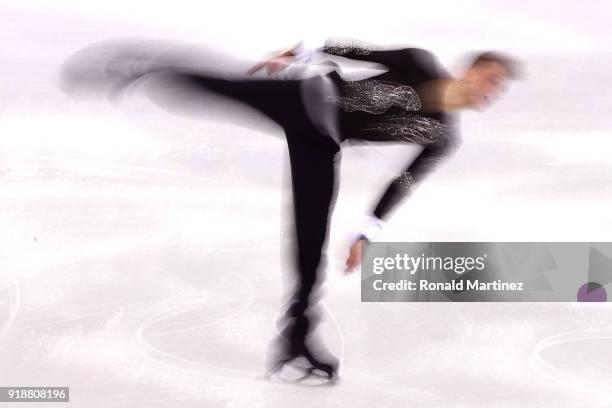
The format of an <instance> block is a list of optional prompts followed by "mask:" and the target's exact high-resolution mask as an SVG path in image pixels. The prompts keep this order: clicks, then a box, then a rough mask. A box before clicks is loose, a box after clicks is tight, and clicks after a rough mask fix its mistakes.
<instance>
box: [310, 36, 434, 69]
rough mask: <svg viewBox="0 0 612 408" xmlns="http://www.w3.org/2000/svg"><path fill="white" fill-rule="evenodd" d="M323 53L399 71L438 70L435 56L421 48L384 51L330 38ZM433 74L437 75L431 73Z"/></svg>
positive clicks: (371, 46)
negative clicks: (373, 63)
mask: <svg viewBox="0 0 612 408" xmlns="http://www.w3.org/2000/svg"><path fill="white" fill-rule="evenodd" d="M321 51H322V52H324V53H326V54H330V55H336V56H340V57H344V58H349V59H353V60H359V61H368V62H375V63H378V64H382V65H385V66H386V67H388V68H389V69H393V70H398V71H411V72H414V70H415V69H416V70H427V71H431V70H435V69H437V63H436V62H435V57H434V56H433V54H432V53H430V52H429V51H427V50H423V49H420V48H410V47H402V48H397V49H389V50H382V49H376V47H375V46H373V45H369V44H366V43H363V42H361V41H357V40H350V39H336V38H329V39H327V40H326V41H325V45H323V47H322V48H321ZM431 74H434V75H435V74H436V73H434V72H431Z"/></svg>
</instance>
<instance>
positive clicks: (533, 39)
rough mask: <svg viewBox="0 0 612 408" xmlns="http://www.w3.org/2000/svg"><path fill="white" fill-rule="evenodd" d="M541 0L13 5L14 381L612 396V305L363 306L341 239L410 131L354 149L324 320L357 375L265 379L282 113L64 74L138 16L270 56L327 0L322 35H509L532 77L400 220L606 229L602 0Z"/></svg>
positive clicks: (98, 400) (5, 33) (582, 236)
mask: <svg viewBox="0 0 612 408" xmlns="http://www.w3.org/2000/svg"><path fill="white" fill-rule="evenodd" d="M421 3H422V2H421ZM537 3H538V5H537V6H536V5H532V6H527V5H526V4H521V6H520V7H519V6H518V3H517V4H514V3H513V2H510V1H495V2H480V1H469V2H465V3H464V4H463V5H462V6H458V5H453V4H454V3H452V4H451V3H450V2H449V4H445V5H442V4H441V3H440V2H431V5H427V6H426V5H423V9H416V8H414V6H410V5H408V4H406V5H404V6H402V7H403V8H402V10H401V13H392V12H390V10H391V9H392V8H393V7H395V6H392V4H391V3H389V4H388V5H386V6H385V7H383V8H381V14H380V15H377V16H376V18H372V13H371V8H368V7H365V6H364V7H363V8H361V7H359V6H357V5H355V4H353V3H347V2H334V3H333V4H330V2H325V3H324V4H323V3H321V4H318V3H311V5H312V6H311V7H306V6H305V7H304V8H303V13H304V15H305V16H306V18H305V19H303V20H302V19H300V22H299V23H296V22H295V20H291V19H290V18H289V17H291V16H295V12H290V11H289V10H287V9H286V8H283V6H282V4H286V3H280V2H279V3H277V4H272V3H270V4H268V5H267V6H268V8H269V9H271V10H275V11H276V13H277V14H276V16H275V17H274V18H272V17H270V14H269V13H268V12H267V10H265V8H266V7H264V5H261V4H255V3H246V2H245V3H244V4H237V3H235V2H226V3H224V4H220V5H217V6H216V7H218V8H217V9H214V10H213V9H210V8H207V6H206V5H202V4H201V2H184V1H183V2H181V1H178V2H171V4H170V5H166V6H162V5H160V4H161V3H159V4H158V3H155V2H130V1H121V2H93V1H92V2H70V1H61V2H60V1H58V2H54V4H55V5H54V6H49V5H47V4H46V3H45V2H42V1H32V0H30V1H23V2H19V4H17V2H14V3H7V2H5V1H4V2H2V3H1V5H0V23H1V26H2V37H1V39H0V42H1V45H2V47H0V57H1V59H0V60H1V61H2V63H1V64H0V79H1V84H2V85H1V88H0V243H1V245H0V278H1V279H0V336H1V337H0V385H2V386H7V385H29V386H32V385H66V386H70V387H71V402H70V405H71V406H78V407H89V406H91V407H95V406H99V407H107V406H118V407H136V406H146V407H177V406H180V407H207V408H208V407H212V408H214V407H266V408H267V407H313V406H320V407H354V408H360V407H380V408H385V407H440V408H441V407H453V408H467V407H512V408H514V407H521V408H531V407H533V408H536V407H537V408H539V407H564V408H565V407H568V408H569V407H572V408H574V407H576V408H578V407H580V408H582V407H589V408H590V407H597V408H599V407H601V408H603V407H610V406H611V405H612V375H611V372H612V371H611V369H610V367H611V366H612V357H611V356H612V353H611V352H610V349H611V346H612V338H611V337H612V323H611V322H612V320H611V319H610V313H611V312H612V309H611V308H610V306H609V305H608V304H596V305H586V304H575V303H555V304H539V303H522V304H521V303H504V304H485V303H475V304H454V303H449V304H441V303H438V304H436V303H432V304H416V303H404V304H395V303H393V304H364V303H360V301H359V298H360V295H359V291H360V288H359V283H360V282H359V276H358V275H357V274H355V275H352V276H344V275H343V274H342V272H341V267H342V264H343V261H344V256H345V253H346V249H347V244H348V242H347V240H346V236H347V234H348V233H349V231H350V230H351V229H352V228H353V227H354V225H355V224H356V223H358V221H359V217H360V216H361V214H363V213H364V212H365V211H366V210H367V209H368V208H369V207H370V205H371V204H372V203H373V201H374V200H375V199H376V198H377V197H378V196H377V195H378V194H379V193H380V192H381V191H382V189H383V188H384V183H385V182H386V181H388V180H389V179H390V177H392V176H393V174H394V172H395V171H396V170H397V169H398V168H400V167H401V166H402V165H403V164H404V162H405V160H406V157H407V156H409V155H410V154H411V152H410V151H407V149H406V148H404V147H391V148H388V147H384V148H383V147H376V148H356V147H353V148H350V149H348V150H346V151H345V152H343V158H342V160H343V162H342V170H341V175H340V176H341V185H340V194H339V199H338V202H337V203H336V209H335V213H334V215H333V218H332V225H331V235H330V238H329V250H328V260H329V264H328V268H327V275H328V279H327V283H326V285H325V297H324V300H323V303H324V305H325V311H326V315H325V316H324V317H325V319H324V323H323V324H322V327H321V329H322V331H323V332H324V334H325V336H324V337H325V340H326V343H327V344H328V346H329V348H330V349H331V350H332V351H333V352H334V353H335V354H337V355H338V356H339V357H340V358H341V371H340V376H341V380H340V382H339V383H338V384H337V385H336V386H334V387H311V386H296V385H293V384H287V383H284V382H282V381H280V380H275V381H266V380H264V379H262V374H263V370H264V357H265V353H266V350H267V346H268V341H269V340H270V339H271V338H272V337H273V336H274V333H275V331H274V326H273V322H274V319H275V318H276V316H277V313H278V311H279V309H280V305H281V301H282V294H283V292H284V290H285V287H284V285H283V278H282V277H283V276H284V275H286V274H287V273H288V271H289V270H288V268H287V259H286V257H285V255H283V254H284V252H283V251H282V250H283V248H284V245H286V240H287V239H288V238H289V235H288V234H287V226H288V223H289V219H288V217H287V216H286V214H287V205H288V202H287V201H286V197H287V195H286V193H287V186H286V180H285V184H284V181H283V179H284V177H285V176H284V169H285V167H284V166H285V164H286V163H285V160H286V156H285V155H286V151H285V148H284V144H283V140H282V134H281V133H280V131H279V130H278V129H277V128H275V127H274V126H270V130H269V132H262V131H253V130H250V129H248V128H245V127H240V126H237V125H235V124H232V125H230V124H224V123H212V122H207V121H198V120H197V119H196V118H183V117H178V116H174V115H172V114H170V113H168V112H165V111H163V110H160V109H158V108H157V107H155V106H153V105H152V104H151V103H149V102H147V101H144V100H139V99H135V100H129V101H127V102H126V103H124V104H123V105H122V106H120V107H116V106H111V105H109V104H107V103H105V102H104V101H86V102H83V101H79V100H72V99H71V98H69V97H67V96H66V95H63V94H62V93H61V92H60V91H59V89H58V86H57V82H56V74H57V69H58V67H59V65H60V64H61V63H62V61H63V60H64V59H65V58H66V57H67V56H68V55H70V53H71V52H73V51H75V50H76V49H78V48H80V47H82V46H85V45H87V44H89V43H90V42H92V41H96V40H102V39H106V38H110V37H118V36H124V35H146V36H160V37H172V38H177V39H184V40H185V39H186V40H191V41H196V42H197V41H198V39H206V41H209V42H212V43H215V44H217V45H219V46H223V47H227V48H228V49H231V50H236V51H237V52H240V53H243V54H245V55H248V56H249V57H252V58H255V57H256V56H257V55H259V53H263V52H265V51H267V50H269V49H272V48H274V47H277V46H284V45H285V44H286V43H291V42H293V38H294V37H296V38H298V39H299V38H300V36H302V35H303V33H304V32H306V31H307V29H308V28H309V27H312V26H311V25H310V24H312V23H313V22H316V21H318V20H317V19H318V18H319V15H320V13H319V15H318V14H317V13H318V11H317V10H320V8H321V7H327V9H326V10H327V11H328V12H326V13H323V16H322V17H321V20H320V23H321V24H318V25H317V26H316V28H317V30H318V32H317V33H314V34H317V35H320V34H328V33H332V34H341V35H345V34H346V35H350V36H355V37H360V38H364V39H366V40H370V41H375V42H376V41H377V42H381V43H384V42H389V43H397V42H402V40H398V38H401V39H408V40H407V41H405V42H408V43H413V44H417V45H420V46H425V47H430V48H431V49H432V50H433V51H434V52H438V50H439V55H440V56H441V59H442V60H443V62H445V63H447V64H448V65H449V66H452V64H453V59H454V58H455V57H456V56H457V55H459V54H460V53H461V52H462V51H463V50H464V49H471V48H483V47H488V46H494V47H495V48H502V49H508V50H510V51H512V52H514V53H515V54H518V55H521V56H523V58H524V59H526V60H527V63H528V73H529V76H528V79H527V80H526V81H523V82H520V83H517V84H515V86H513V87H512V89H511V92H510V93H509V95H508V96H507V97H506V98H505V99H504V100H502V101H501V102H500V103H499V104H498V105H496V106H495V107H493V108H492V109H491V111H490V112H488V113H486V114H476V113H469V114H466V115H464V116H463V122H464V126H463V135H464V139H465V141H464V145H463V148H462V149H461V151H460V153H459V154H458V155H457V156H456V157H455V158H454V159H453V160H452V162H449V163H448V164H447V165H445V166H444V167H443V168H441V169H440V171H439V172H437V173H436V174H434V175H433V176H432V177H431V178H430V179H429V180H428V181H427V182H426V183H425V184H424V185H423V186H421V187H420V188H419V189H418V190H417V193H416V194H415V195H414V196H413V197H412V198H411V199H410V200H409V201H408V202H406V204H405V205H404V206H402V208H401V209H400V210H399V211H398V212H397V213H395V214H394V216H393V218H392V221H391V222H390V223H389V225H388V229H387V230H386V231H385V232H384V236H383V237H381V239H387V240H397V241H431V240H473V241H514V240H516V241H610V231H611V230H612V228H611V227H612V214H611V213H610V208H611V204H612V187H611V186H612V183H611V181H612V177H611V176H610V174H611V170H612V160H611V159H610V157H611V153H612V142H610V140H611V139H610V133H611V130H612V122H611V119H610V115H609V112H610V105H611V102H612V101H611V98H610V91H609V83H608V82H609V72H610V67H611V65H612V57H611V56H610V54H609V51H610V50H609V44H604V42H603V41H601V40H598V39H601V38H603V37H605V36H606V35H609V33H608V29H607V28H606V27H607V21H605V20H606V19H605V18H604V16H606V15H609V12H608V13H606V7H609V6H608V5H607V2H604V1H601V2H588V1H587V2H581V3H580V5H575V4H572V6H571V7H570V6H565V8H564V7H562V3H561V4H560V3H558V2H537ZM377 4H379V3H377ZM428 4H429V3H428ZM457 4H458V3H457ZM285 7H288V6H285ZM317 7H319V9H317ZM608 11H609V10H608ZM283 13H284V14H283ZM402 13H403V14H402ZM402 15H403V16H404V17H402ZM283 16H284V17H283ZM212 17H215V18H212ZM404 18H405V22H404V20H403V19H404ZM262 27H263V28H262ZM483 31H484V32H485V33H486V34H487V35H483ZM279 33H286V35H285V34H279ZM284 38H287V39H284ZM408 150H409V149H408ZM284 199H285V201H283V200H284ZM285 277H286V276H285ZM4 405H6V406H10V404H4ZM14 405H15V406H16V407H26V406H39V404H28V403H21V404H14Z"/></svg>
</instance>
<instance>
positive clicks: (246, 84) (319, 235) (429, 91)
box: [64, 39, 518, 380]
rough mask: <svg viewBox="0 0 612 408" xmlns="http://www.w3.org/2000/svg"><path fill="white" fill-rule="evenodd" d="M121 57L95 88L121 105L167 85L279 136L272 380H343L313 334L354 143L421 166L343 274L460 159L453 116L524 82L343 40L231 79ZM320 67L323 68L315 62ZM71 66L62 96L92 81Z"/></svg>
mask: <svg viewBox="0 0 612 408" xmlns="http://www.w3.org/2000/svg"><path fill="white" fill-rule="evenodd" d="M114 49H115V52H112V53H110V54H108V55H106V56H105V58H106V60H107V61H108V60H109V61H110V62H108V63H107V64H106V65H104V69H103V73H102V75H101V76H98V77H97V80H99V81H100V82H103V83H105V84H106V85H108V84H111V86H110V90H111V92H112V93H113V94H115V95H116V94H120V93H121V92H122V90H124V89H126V88H129V87H133V86H134V84H135V83H138V82H140V81H142V80H144V79H147V78H149V79H150V78H155V77H164V78H166V79H168V78H170V79H171V80H172V81H173V83H175V84H176V83H180V84H181V86H182V87H184V88H183V89H191V90H194V91H195V92H198V93H213V94H218V95H222V96H224V97H229V98H231V99H232V100H235V101H237V102H240V103H244V104H247V105H249V106H251V107H253V108H255V109H256V110H258V111H260V112H261V113H263V114H264V115H265V116H267V117H268V118H270V119H272V120H273V121H274V122H276V123H278V124H279V125H280V126H281V127H282V129H283V130H284V134H285V137H286V141H287V146H288V151H289V161H290V169H291V181H292V194H293V216H294V241H293V243H294V244H295V254H294V261H295V262H294V264H295V269H296V272H297V280H296V285H295V288H294V290H293V292H292V294H291V297H290V302H289V306H288V308H287V311H286V313H285V318H284V328H283V329H282V331H281V335H280V336H279V338H278V339H277V343H278V347H277V348H276V349H275V350H274V355H273V358H272V361H271V364H270V372H276V371H278V370H280V369H281V368H282V367H283V366H284V365H285V364H286V363H289V362H291V361H293V360H295V359H296V358H298V357H302V358H304V359H305V360H306V361H307V362H308V366H307V368H306V371H307V374H310V373H311V372H314V371H321V372H323V373H324V374H325V375H326V376H327V377H328V378H329V379H330V380H334V379H335V378H336V375H337V370H338V360H337V359H336V358H335V357H333V356H332V355H331V354H330V353H329V352H327V350H325V348H324V347H322V346H321V345H320V344H317V343H316V342H315V339H314V338H313V335H312V332H313V327H314V326H315V325H316V324H317V322H318V321H319V319H318V317H317V312H316V303H317V300H318V293H317V289H318V286H319V285H320V283H321V273H322V270H323V269H324V266H325V259H324V254H325V245H326V237H327V232H328V224H329V217H330V214H331V211H333V207H334V203H335V199H336V194H337V182H336V175H337V166H338V164H339V159H340V152H341V147H344V146H346V145H347V142H348V141H350V142H355V141H357V142H359V141H375V142H392V143H414V144H418V145H420V146H422V151H421V153H420V154H419V155H418V156H417V158H416V159H413V160H411V161H410V162H409V163H407V164H406V166H405V169H404V170H403V171H402V172H401V173H400V174H399V175H398V176H397V177H395V178H394V179H393V180H391V182H390V183H389V184H388V185H387V186H386V188H385V189H384V191H383V192H382V196H381V197H380V199H379V200H378V201H377V202H376V205H375V206H374V207H373V208H372V211H371V214H370V215H369V216H368V217H367V222H366V224H365V225H364V226H363V228H362V229H361V230H360V231H359V233H358V234H356V235H355V239H354V242H353V243H352V244H351V247H350V249H349V254H348V257H347V261H346V271H347V272H348V271H351V270H353V269H354V268H355V266H357V265H358V264H359V262H360V258H361V249H362V243H363V242H364V241H366V240H373V239H375V236H376V234H377V233H378V232H379V231H380V229H381V228H382V226H383V225H384V223H385V222H386V220H387V219H388V217H389V214H390V212H391V211H392V210H393V209H394V208H395V207H396V206H397V205H398V204H399V203H400V202H402V201H403V200H404V199H405V198H406V197H407V196H408V195H409V193H410V192H411V190H412V189H413V186H414V185H415V184H417V183H419V182H420V181H421V180H422V179H423V178H424V177H425V176H426V175H427V174H429V173H431V172H432V171H433V170H434V168H436V167H437V166H438V164H439V163H440V162H441V161H442V160H443V159H446V158H448V157H449V156H450V155H451V154H452V153H453V152H454V151H456V149H457V147H458V145H459V142H460V139H459V136H458V133H457V129H456V125H455V121H454V116H455V114H456V113H457V112H458V111H460V110H462V109H476V110H482V109H484V108H485V107H486V106H488V105H490V104H491V103H492V102H493V101H494V100H495V99H496V98H497V97H498V96H499V95H500V94H501V93H502V91H504V90H505V88H506V84H507V83H508V81H509V80H510V79H514V78H516V77H517V75H518V65H517V62H516V61H515V60H513V59H511V58H510V57H508V56H506V55H504V54H502V53H498V52H482V53H476V54H474V55H472V56H471V59H470V61H469V62H468V63H467V64H466V66H465V69H464V70H463V72H462V74H461V76H460V77H459V78H454V77H453V76H451V75H450V74H449V73H447V72H446V71H445V70H444V69H443V68H442V67H441V66H440V64H439V63H438V62H437V60H436V58H435V57H434V55H433V54H432V53H430V52H429V51H426V50H423V49H419V48H399V49H382V48H381V47H374V46H371V45H365V44H364V43H361V42H357V41H354V40H346V39H329V40H327V41H326V42H325V44H324V45H323V46H322V47H319V48H316V49H311V50H307V49H304V47H303V46H302V44H301V43H300V44H298V45H296V46H293V47H290V48H288V49H286V50H281V51H279V52H276V53H274V54H273V55H272V56H271V57H270V58H267V59H265V60H263V61H261V62H259V63H257V64H256V65H254V66H253V67H252V68H251V69H249V70H248V71H247V72H246V73H244V74H243V75H242V76H241V75H234V77H229V76H228V75H226V74H225V73H223V72H221V71H220V70H217V71H215V69H206V67H202V66H199V67H194V65H193V64H191V65H190V64H189V63H184V62H185V61H181V59H180V58H177V57H176V56H175V57H172V56H171V55H169V54H168V53H157V54H156V53H151V52H150V51H151V50H150V49H148V50H143V49H141V48H139V47H124V48H122V49H120V51H117V47H115V48H114ZM314 56H316V57H317V58H318V60H319V61H322V62H315V61H316V60H317V58H314ZM327 57H331V59H334V58H335V57H342V58H349V59H353V60H361V61H369V62H374V63H378V64H382V65H383V66H384V67H385V69H386V72H383V73H381V74H378V75H375V76H371V77H368V78H365V79H360V80H348V79H346V78H345V76H344V75H343V72H342V71H341V69H340V67H339V65H338V64H337V63H336V62H334V61H331V60H330V58H327ZM77 60H78V59H77ZM336 60H337V59H336ZM75 61H76V60H74V59H73V60H69V61H68V63H67V64H66V66H65V70H64V73H65V75H64V79H65V84H68V86H70V84H73V85H74V84H78V83H81V84H83V83H87V82H96V81H97V80H92V78H91V77H89V76H88V75H87V72H86V70H84V69H83V67H82V66H79V64H78V63H76V62H75ZM204 63H206V61H204ZM296 67H297V68H298V69H297V71H298V73H295V69H296ZM209 68H210V67H209ZM261 69H265V70H266V71H267V72H268V74H275V73H278V72H282V71H287V72H291V71H292V70H293V73H292V74H290V75H286V76H285V77H284V78H263V79H262V78H253V77H252V76H251V75H253V74H255V73H257V72H258V71H259V70H261ZM175 96H176V95H175ZM179 97H180V95H179Z"/></svg>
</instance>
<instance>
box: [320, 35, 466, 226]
mask: <svg viewBox="0 0 612 408" xmlns="http://www.w3.org/2000/svg"><path fill="white" fill-rule="evenodd" d="M321 51H323V52H324V53H327V54H332V55H336V56H342V57H346V58H350V59H354V60H362V61H370V62H375V63H379V64H382V65H384V66H386V67H387V68H388V71H386V72H384V73H382V74H379V75H376V76H373V77H369V78H367V79H362V80H358V81H346V80H343V79H342V78H341V77H340V76H339V75H338V74H337V72H335V71H334V72H332V73H331V74H330V77H331V78H332V79H333V80H334V81H335V82H336V84H337V86H338V89H339V95H336V96H332V97H329V98H330V101H331V102H333V103H336V104H337V105H338V106H339V108H340V118H339V120H340V135H341V138H342V140H347V139H350V140H354V141H358V140H368V141H376V142H403V143H416V144H419V145H421V146H423V150H422V152H421V153H420V155H419V156H418V157H417V158H416V159H415V160H413V161H412V160H411V162H410V163H408V164H407V165H406V167H405V169H404V170H403V171H402V172H401V173H400V174H399V175H398V176H397V177H396V178H395V179H393V180H392V181H391V182H390V183H389V185H388V186H387V188H386V190H385V192H384V193H383V195H382V197H381V199H380V200H379V201H378V203H377V204H376V206H375V208H374V210H373V215H374V216H376V217H377V218H379V219H384V218H386V217H387V216H388V214H389V213H390V211H391V210H392V209H393V207H395V206H396V205H397V204H398V203H399V202H400V201H402V200H403V199H404V198H405V197H406V196H407V195H408V194H409V193H410V191H411V189H412V186H413V184H414V183H416V182H418V181H419V180H420V179H421V178H422V177H424V176H425V175H426V174H428V173H429V172H431V171H432V170H433V169H434V168H435V167H436V165H437V164H438V163H439V162H440V161H441V160H442V159H443V158H445V157H448V155H450V154H451V153H452V152H453V151H455V150H456V148H457V147H458V145H459V143H460V139H459V135H458V133H457V131H456V126H455V125H454V118H453V117H452V116H451V115H449V114H447V113H444V112H431V111H429V112H426V111H424V110H423V109H422V104H421V97H420V96H421V95H420V92H421V89H422V88H421V85H423V84H424V83H426V82H428V81H431V80H435V79H443V78H450V75H449V74H448V73H447V72H446V71H445V70H444V69H442V68H441V67H440V64H439V63H438V62H437V60H436V58H435V57H434V56H433V55H432V54H431V53H430V52H428V51H426V50H423V49H419V48H404V49H396V50H375V49H372V48H371V47H368V46H365V45H363V44H362V43H356V42H354V41H346V40H337V39H331V40H328V41H326V42H325V45H324V47H323V48H322V49H321Z"/></svg>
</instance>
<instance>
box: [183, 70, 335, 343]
mask: <svg viewBox="0 0 612 408" xmlns="http://www.w3.org/2000/svg"><path fill="white" fill-rule="evenodd" d="M185 79H187V80H188V81H189V82H190V83H192V84H193V85H194V86H196V87H203V88H206V89H207V90H212V91H214V92H217V93H219V94H222V95H224V96H229V97H231V98H234V99H236V100H239V101H241V102H244V103H246V104H248V105H250V106H252V107H254V108H256V109H257V110H259V111H261V112H262V113H264V114H265V115H267V116H268V117H270V118H271V119H272V120H274V121H276V122H277V123H279V124H280V125H281V126H282V127H283V129H284V130H285V135H286V139H287V144H288V148H289V160H290V165H291V180H292V191H293V211H294V228H295V231H294V232H295V235H294V239H295V243H296V244H297V248H296V253H295V256H294V262H295V267H296V269H297V272H298V280H297V284H296V287H295V290H294V293H293V294H292V298H291V306H290V307H289V311H288V317H293V318H296V319H295V320H296V321H303V322H305V323H304V324H305V327H302V328H301V329H298V330H305V331H306V332H307V331H308V327H310V326H312V325H309V323H308V313H307V312H308V310H309V308H310V307H311V306H313V303H314V301H316V300H315V298H314V296H315V294H314V293H313V291H314V289H315V287H316V285H317V284H318V283H319V280H318V277H319V275H320V273H319V271H320V270H321V269H322V267H323V264H322V262H323V260H324V258H323V255H324V246H325V241H326V237H327V230H328V221H329V216H330V212H331V210H332V209H333V205H334V202H335V198H336V194H337V186H336V183H335V174H336V165H337V164H338V162H339V156H340V155H339V154H338V152H339V150H340V147H339V146H338V144H337V143H336V142H335V141H334V140H333V139H332V138H331V137H330V136H329V135H324V134H322V133H320V132H319V131H318V130H317V129H316V128H315V127H314V126H313V124H312V122H311V121H310V119H309V118H308V116H307V114H306V112H305V108H304V106H303V102H302V98H301V95H300V82H299V81H296V80H227V79H219V78H211V77H205V76H200V75H186V76H185ZM298 325H300V326H301V324H298Z"/></svg>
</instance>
